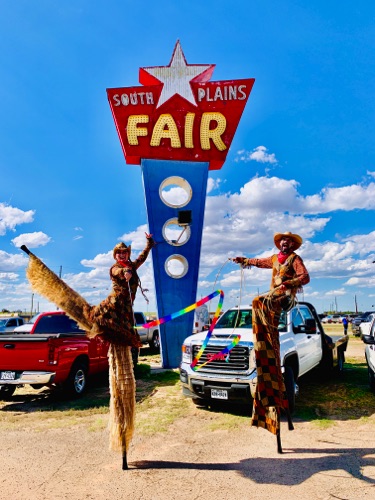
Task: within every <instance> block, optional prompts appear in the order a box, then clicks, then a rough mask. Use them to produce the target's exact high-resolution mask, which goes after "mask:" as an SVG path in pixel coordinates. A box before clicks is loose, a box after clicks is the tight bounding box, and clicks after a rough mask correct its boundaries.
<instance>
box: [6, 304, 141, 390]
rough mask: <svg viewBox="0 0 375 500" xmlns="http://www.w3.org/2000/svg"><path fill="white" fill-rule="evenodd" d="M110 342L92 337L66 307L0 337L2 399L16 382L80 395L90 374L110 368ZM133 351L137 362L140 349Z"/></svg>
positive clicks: (45, 314) (35, 387)
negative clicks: (49, 387)
mask: <svg viewBox="0 0 375 500" xmlns="http://www.w3.org/2000/svg"><path fill="white" fill-rule="evenodd" d="M108 346H109V344H108V342H105V341H102V340H101V339H100V337H96V338H94V339H89V338H87V337H86V335H85V332H84V331H83V330H80V328H79V327H78V325H77V323H76V322H75V321H74V320H72V319H71V318H69V317H68V316H67V315H66V314H65V313H64V312H63V311H54V312H45V313H40V314H38V315H36V316H34V317H33V318H32V319H31V321H30V322H29V323H26V324H24V325H22V326H20V327H18V328H16V330H15V331H14V332H13V333H12V334H11V335H1V337H0V399H8V398H10V397H11V396H12V395H13V393H14V391H15V390H16V388H17V386H22V385H25V384H30V385H31V386H32V387H33V388H34V389H39V388H41V387H43V386H58V387H61V388H62V389H64V390H65V391H66V392H67V393H69V394H70V395H71V396H80V395H81V394H82V393H83V392H84V390H85V388H86V383H87V376H88V375H93V374H95V373H100V372H103V371H105V370H107V369H108V358H107V352H108ZM136 351H137V352H136V353H133V362H134V363H135V364H136V362H137V360H138V359H137V358H138V350H136Z"/></svg>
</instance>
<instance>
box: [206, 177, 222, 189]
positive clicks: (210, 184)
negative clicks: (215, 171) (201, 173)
mask: <svg viewBox="0 0 375 500" xmlns="http://www.w3.org/2000/svg"><path fill="white" fill-rule="evenodd" d="M220 184H221V179H213V178H212V177H209V178H208V180H207V193H211V191H214V190H215V189H218V188H219V186H220Z"/></svg>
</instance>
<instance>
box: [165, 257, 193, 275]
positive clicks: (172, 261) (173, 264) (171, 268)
mask: <svg viewBox="0 0 375 500" xmlns="http://www.w3.org/2000/svg"><path fill="white" fill-rule="evenodd" d="M164 269H165V272H166V273H167V274H168V276H170V277H171V278H174V279H180V278H183V277H184V276H185V274H186V273H187V272H188V270H189V264H188V261H187V260H186V259H185V257H184V256H183V255H180V254H177V253H176V254H174V255H171V256H170V257H168V259H167V260H166V261H165V264H164Z"/></svg>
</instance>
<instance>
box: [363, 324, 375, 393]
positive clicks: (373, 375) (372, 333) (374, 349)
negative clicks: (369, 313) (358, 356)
mask: <svg viewBox="0 0 375 500" xmlns="http://www.w3.org/2000/svg"><path fill="white" fill-rule="evenodd" d="M362 340H363V342H364V343H365V344H366V347H365V357H366V363H367V371H368V383H369V386H370V389H371V390H372V391H374V392H375V316H373V318H372V321H371V324H370V329H369V333H368V334H365V335H362Z"/></svg>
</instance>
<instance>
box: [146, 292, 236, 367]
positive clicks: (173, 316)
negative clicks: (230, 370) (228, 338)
mask: <svg viewBox="0 0 375 500" xmlns="http://www.w3.org/2000/svg"><path fill="white" fill-rule="evenodd" d="M217 295H220V298H219V303H218V305H217V308H216V312H215V316H214V317H213V319H212V323H211V326H210V329H209V330H208V332H207V335H206V338H205V339H204V342H203V344H202V347H201V348H200V349H199V352H198V353H197V355H196V356H195V358H194V360H193V362H192V363H191V365H190V366H191V368H192V369H193V370H194V371H196V370H199V368H202V367H203V366H205V365H206V364H207V363H210V362H211V361H214V360H215V359H217V358H222V356H223V355H224V354H228V353H229V352H230V351H231V350H232V349H233V347H235V346H236V345H237V344H238V342H239V340H240V338H241V335H236V336H235V337H234V338H233V341H232V342H231V343H230V344H229V345H228V346H227V347H225V348H224V349H223V350H222V351H220V352H218V353H216V354H215V355H214V356H212V357H210V359H209V360H208V361H205V362H204V363H202V364H201V365H198V361H199V359H200V357H201V356H202V354H203V353H204V351H205V349H206V347H207V344H208V342H209V340H210V338H211V336H212V330H213V329H214V328H215V325H216V322H217V320H218V318H219V314H220V311H221V309H222V307H223V301H224V292H223V290H216V291H215V292H212V293H211V294H210V295H207V297H203V299H201V300H198V302H195V304H191V305H190V306H188V307H185V308H184V309H180V310H179V311H177V312H175V313H172V314H168V315H167V316H163V317H162V318H160V319H155V320H153V321H149V322H148V323H145V324H144V325H142V327H143V328H151V327H153V326H158V325H162V324H163V323H167V321H171V320H173V319H176V318H178V317H179V316H182V315H183V314H186V313H188V312H190V311H193V310H194V309H196V308H197V307H199V306H202V305H203V304H205V303H206V302H209V301H210V300H212V299H213V298H214V297H216V296H217Z"/></svg>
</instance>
